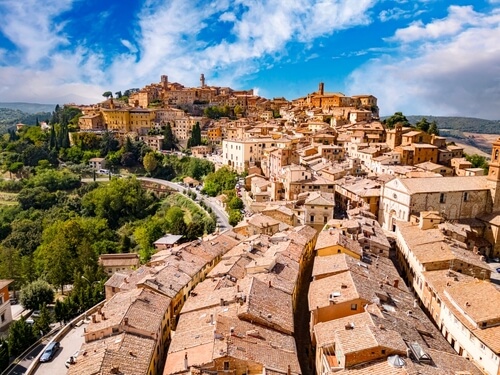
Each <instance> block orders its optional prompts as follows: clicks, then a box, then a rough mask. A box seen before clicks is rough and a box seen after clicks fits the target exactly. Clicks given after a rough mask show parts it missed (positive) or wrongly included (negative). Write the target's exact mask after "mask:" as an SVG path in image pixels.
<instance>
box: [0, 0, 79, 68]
mask: <svg viewBox="0 0 500 375" xmlns="http://www.w3.org/2000/svg"><path fill="white" fill-rule="evenodd" d="M71 4H72V0H47V1H44V3H43V6H41V4H40V3H39V2H38V1H37V0H26V1H17V0H3V1H2V2H0V13H2V22H0V31H1V32H2V33H3V34H4V35H5V36H6V37H7V38H9V39H10V40H11V41H12V42H13V43H14V44H16V45H17V46H18V47H19V49H20V50H21V51H22V53H23V56H22V58H23V60H25V61H26V62H27V63H28V64H34V63H37V62H39V61H40V60H41V59H43V58H45V57H46V56H48V55H49V54H50V53H51V52H52V51H53V50H54V47H57V46H60V45H67V44H68V40H67V38H66V36H65V35H64V34H63V33H62V32H61V31H62V28H63V26H64V24H57V23H55V22H54V21H53V17H54V16H56V15H58V14H60V13H61V12H63V11H65V10H68V9H70V8H71Z"/></svg>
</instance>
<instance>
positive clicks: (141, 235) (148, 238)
mask: <svg viewBox="0 0 500 375" xmlns="http://www.w3.org/2000/svg"><path fill="white" fill-rule="evenodd" d="M181 211H182V210H181ZM165 227H166V223H164V222H163V221H162V220H160V219H159V218H157V217H153V218H152V219H149V220H147V221H145V222H144V223H143V224H142V225H140V226H138V227H137V228H136V229H135V231H134V238H135V241H136V242H137V244H138V245H139V248H140V249H139V254H140V255H141V260H142V261H143V262H145V261H148V260H149V258H150V257H151V254H153V251H154V247H153V242H154V241H156V240H157V239H158V238H160V237H161V236H162V235H163V234H164V233H165Z"/></svg>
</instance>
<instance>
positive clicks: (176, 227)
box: [165, 206, 186, 235]
mask: <svg viewBox="0 0 500 375" xmlns="http://www.w3.org/2000/svg"><path fill="white" fill-rule="evenodd" d="M165 218H166V219H167V223H168V229H169V230H170V232H171V233H172V234H182V235H183V234H185V232H186V223H185V221H184V211H183V210H182V209H181V208H179V207H176V206H173V207H170V208H169V209H168V211H167V213H166V215H165Z"/></svg>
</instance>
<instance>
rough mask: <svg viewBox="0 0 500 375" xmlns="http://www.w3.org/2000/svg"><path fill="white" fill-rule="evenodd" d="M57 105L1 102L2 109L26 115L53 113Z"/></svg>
mask: <svg viewBox="0 0 500 375" xmlns="http://www.w3.org/2000/svg"><path fill="white" fill-rule="evenodd" d="M55 106H56V105H55V104H38V103H20V102H18V103H3V102H0V108H9V109H17V110H19V111H22V112H26V113H32V114H34V113H39V112H51V113H52V111H53V110H54V108H55Z"/></svg>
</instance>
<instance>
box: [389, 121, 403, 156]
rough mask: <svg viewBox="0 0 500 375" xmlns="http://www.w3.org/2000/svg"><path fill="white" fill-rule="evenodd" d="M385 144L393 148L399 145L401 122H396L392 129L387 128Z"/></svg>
mask: <svg viewBox="0 0 500 375" xmlns="http://www.w3.org/2000/svg"><path fill="white" fill-rule="evenodd" d="M386 133H387V141H386V143H387V145H388V146H389V147H390V148H391V150H394V149H395V148H396V147H398V146H401V143H402V142H403V127H402V126H401V124H396V126H395V127H394V129H391V130H387V132H386Z"/></svg>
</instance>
